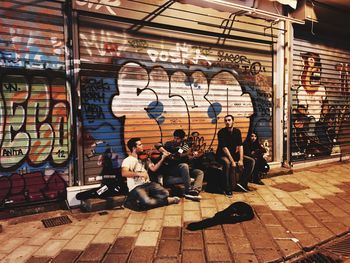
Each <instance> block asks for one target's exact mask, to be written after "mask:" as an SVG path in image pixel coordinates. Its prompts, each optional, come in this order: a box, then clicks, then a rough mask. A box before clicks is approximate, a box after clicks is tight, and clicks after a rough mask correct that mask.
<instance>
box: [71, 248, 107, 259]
mask: <svg viewBox="0 0 350 263" xmlns="http://www.w3.org/2000/svg"><path fill="white" fill-rule="evenodd" d="M108 249H109V244H90V245H89V246H88V247H87V248H86V249H85V250H84V251H83V253H82V254H81V255H80V257H79V259H78V260H79V261H85V262H88V261H100V260H102V258H103V257H104V255H105V254H106V252H107V250H108Z"/></svg>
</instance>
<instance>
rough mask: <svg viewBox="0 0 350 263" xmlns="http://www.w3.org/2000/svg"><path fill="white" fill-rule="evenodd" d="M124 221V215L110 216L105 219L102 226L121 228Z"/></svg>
mask: <svg viewBox="0 0 350 263" xmlns="http://www.w3.org/2000/svg"><path fill="white" fill-rule="evenodd" d="M125 221H126V218H124V217H112V218H110V219H108V220H107V221H106V223H105V224H104V225H103V228H122V227H123V225H124V224H125Z"/></svg>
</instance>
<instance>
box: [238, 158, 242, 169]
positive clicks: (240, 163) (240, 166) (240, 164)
mask: <svg viewBox="0 0 350 263" xmlns="http://www.w3.org/2000/svg"><path fill="white" fill-rule="evenodd" d="M238 166H239V168H242V167H243V161H241V160H239V161H238Z"/></svg>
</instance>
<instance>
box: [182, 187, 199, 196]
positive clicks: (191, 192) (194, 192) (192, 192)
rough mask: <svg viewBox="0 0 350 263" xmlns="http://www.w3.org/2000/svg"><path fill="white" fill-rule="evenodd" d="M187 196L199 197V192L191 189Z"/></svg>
mask: <svg viewBox="0 0 350 263" xmlns="http://www.w3.org/2000/svg"><path fill="white" fill-rule="evenodd" d="M185 194H187V195H192V196H197V195H199V191H198V190H196V189H190V190H188V191H187V192H186V193H185Z"/></svg>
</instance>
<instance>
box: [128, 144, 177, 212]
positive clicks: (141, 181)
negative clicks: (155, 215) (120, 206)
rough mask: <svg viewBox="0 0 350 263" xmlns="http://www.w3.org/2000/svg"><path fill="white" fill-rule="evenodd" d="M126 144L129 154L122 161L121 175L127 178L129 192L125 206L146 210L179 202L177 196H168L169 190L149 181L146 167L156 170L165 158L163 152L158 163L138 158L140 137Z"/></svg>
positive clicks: (140, 149) (140, 151) (140, 148)
mask: <svg viewBox="0 0 350 263" xmlns="http://www.w3.org/2000/svg"><path fill="white" fill-rule="evenodd" d="M127 146H128V148H129V150H130V152H131V154H130V155H129V156H128V157H127V158H125V159H124V160H123V162H122V176H123V177H126V178H127V186H128V189H129V194H128V197H127V200H126V201H125V206H126V207H128V208H131V209H135V210H147V209H151V208H155V207H159V206H164V205H168V204H177V203H179V202H180V198H178V197H169V192H168V190H166V189H165V188H164V187H162V186H161V185H160V184H158V183H155V182H150V180H149V176H148V172H147V171H148V169H149V170H151V171H156V170H158V169H159V167H160V166H161V164H162V162H163V161H164V159H165V158H166V154H163V156H162V158H161V159H160V160H159V161H158V163H156V164H153V163H152V162H151V161H150V160H149V159H146V160H140V159H139V158H138V154H140V153H142V152H143V146H142V143H141V139H140V138H131V139H130V140H129V141H128V143H127Z"/></svg>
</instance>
